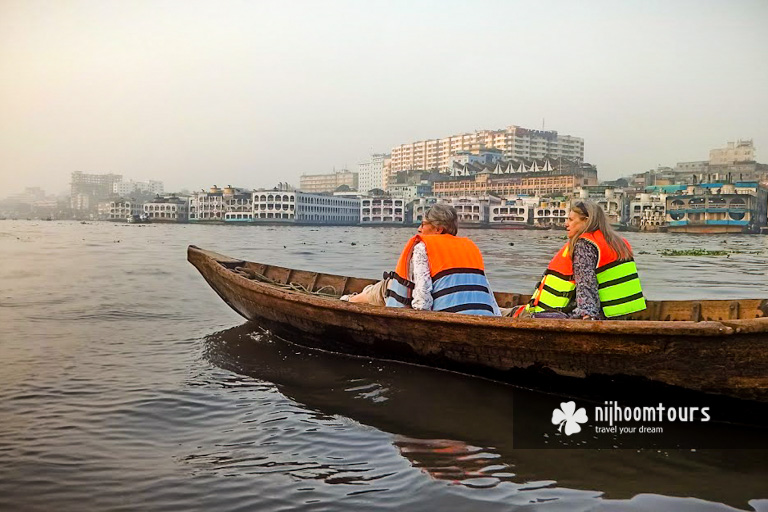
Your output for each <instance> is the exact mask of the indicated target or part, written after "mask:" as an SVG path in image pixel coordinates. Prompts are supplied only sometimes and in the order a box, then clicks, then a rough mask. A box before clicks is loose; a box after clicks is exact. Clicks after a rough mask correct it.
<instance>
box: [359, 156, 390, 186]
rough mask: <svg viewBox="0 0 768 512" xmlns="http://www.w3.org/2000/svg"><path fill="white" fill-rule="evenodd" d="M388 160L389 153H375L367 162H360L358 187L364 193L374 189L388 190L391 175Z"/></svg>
mask: <svg viewBox="0 0 768 512" xmlns="http://www.w3.org/2000/svg"><path fill="white" fill-rule="evenodd" d="M388 162H389V155H386V154H383V153H374V154H372V155H371V156H370V158H369V159H368V160H367V161H366V162H361V163H360V164H358V169H357V182H358V187H357V189H358V190H359V191H360V192H361V193H362V194H363V195H366V194H368V193H369V192H370V191H371V190H374V189H380V190H386V188H387V181H388V175H389V169H388V165H387V164H388Z"/></svg>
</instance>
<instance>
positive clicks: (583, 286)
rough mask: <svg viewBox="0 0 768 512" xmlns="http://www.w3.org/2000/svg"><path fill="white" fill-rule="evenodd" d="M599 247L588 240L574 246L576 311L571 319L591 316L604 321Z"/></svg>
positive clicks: (578, 242) (572, 313)
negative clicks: (599, 275)
mask: <svg viewBox="0 0 768 512" xmlns="http://www.w3.org/2000/svg"><path fill="white" fill-rule="evenodd" d="M597 260H598V253H597V247H595V246H594V245H593V244H591V243H590V242H587V241H586V240H577V241H576V244H575V245H574V246H573V276H574V279H575V281H576V309H574V310H573V311H572V312H571V313H570V316H571V318H582V317H583V316H591V317H592V318H596V319H603V318H604V317H603V311H602V309H601V307H600V296H599V295H598V291H597V276H596V275H595V268H597Z"/></svg>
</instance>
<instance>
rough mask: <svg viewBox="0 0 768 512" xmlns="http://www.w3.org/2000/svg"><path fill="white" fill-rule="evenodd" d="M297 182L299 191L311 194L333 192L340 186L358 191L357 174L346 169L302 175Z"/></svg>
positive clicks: (365, 191)
mask: <svg viewBox="0 0 768 512" xmlns="http://www.w3.org/2000/svg"><path fill="white" fill-rule="evenodd" d="M299 181H300V184H299V190H301V191H302V192H307V193H311V194H317V193H322V192H333V191H334V190H336V189H337V188H339V187H340V186H342V185H346V186H348V187H349V188H351V189H353V190H358V174H357V173H356V172H350V171H348V170H346V169H342V170H341V171H336V172H332V173H328V174H302V175H301V177H300V178H299ZM363 192H364V193H367V192H368V191H367V190H364V191H363Z"/></svg>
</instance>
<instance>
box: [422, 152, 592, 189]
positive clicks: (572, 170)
mask: <svg viewBox="0 0 768 512" xmlns="http://www.w3.org/2000/svg"><path fill="white" fill-rule="evenodd" d="M472 165H473V164H467V166H472ZM475 168H476V167H475ZM594 185H597V169H596V168H595V167H594V166H592V165H590V164H586V163H581V162H573V161H569V160H561V159H558V160H550V159H542V160H511V161H504V162H496V164H495V165H494V164H492V165H491V166H485V167H484V169H483V170H482V171H478V172H476V173H475V174H469V175H462V176H451V177H448V176H446V177H444V178H442V179H441V180H439V181H435V183H433V185H432V189H433V193H434V195H436V196H438V197H455V196H464V195H481V196H482V195H494V196H497V197H507V196H520V195H528V196H545V195H546V196H563V195H565V196H570V195H571V194H573V192H574V190H575V189H576V188H577V187H581V186H594Z"/></svg>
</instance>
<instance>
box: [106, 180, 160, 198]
mask: <svg viewBox="0 0 768 512" xmlns="http://www.w3.org/2000/svg"><path fill="white" fill-rule="evenodd" d="M112 193H114V194H117V195H119V196H131V195H134V194H147V195H150V194H151V195H162V194H164V193H165V191H164V187H163V182H162V181H155V180H149V181H133V180H129V181H122V180H120V181H116V182H115V183H113V184H112Z"/></svg>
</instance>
